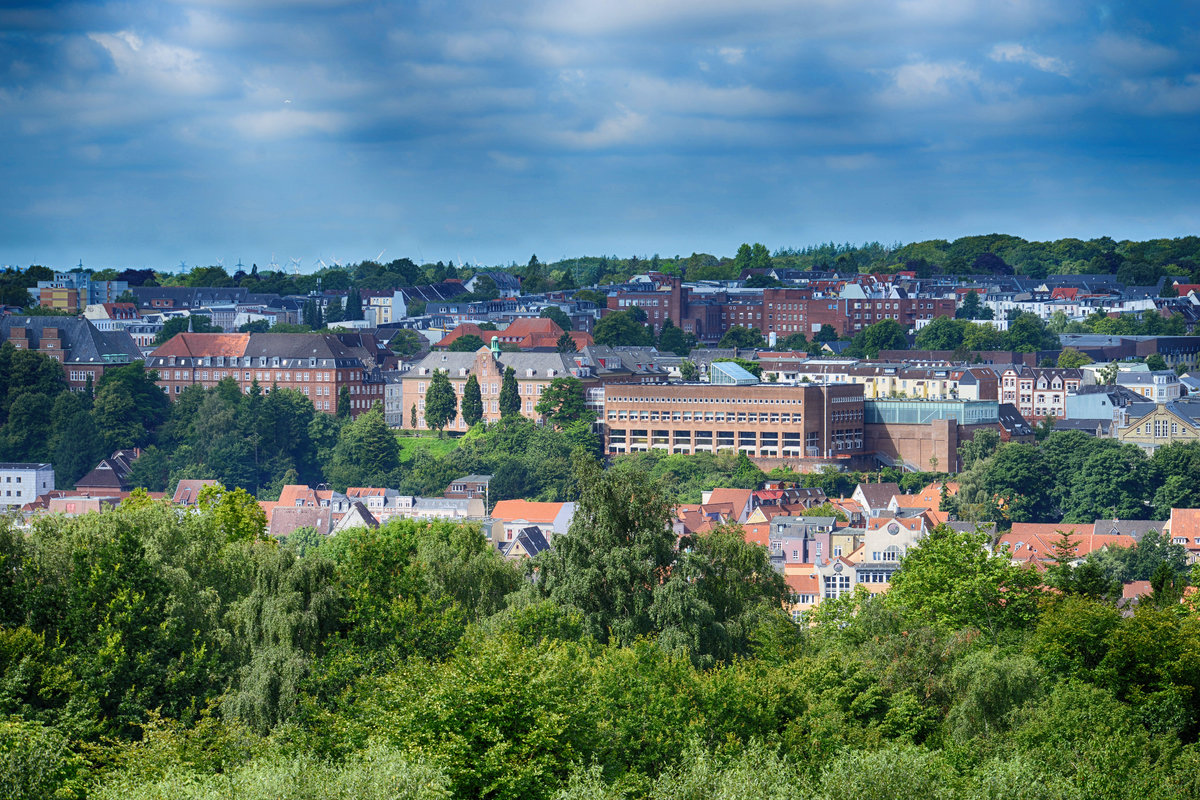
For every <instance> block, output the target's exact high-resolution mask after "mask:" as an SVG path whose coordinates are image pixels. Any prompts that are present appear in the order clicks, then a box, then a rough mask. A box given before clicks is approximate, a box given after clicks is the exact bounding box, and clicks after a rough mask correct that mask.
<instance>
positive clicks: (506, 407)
mask: <svg viewBox="0 0 1200 800" xmlns="http://www.w3.org/2000/svg"><path fill="white" fill-rule="evenodd" d="M499 408H500V416H501V417H502V418H503V417H515V416H519V415H520V413H521V394H520V392H518V391H517V371H516V370H514V369H513V368H512V367H505V369H504V380H503V381H501V383H500V399H499Z"/></svg>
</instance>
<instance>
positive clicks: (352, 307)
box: [342, 289, 363, 322]
mask: <svg viewBox="0 0 1200 800" xmlns="http://www.w3.org/2000/svg"><path fill="white" fill-rule="evenodd" d="M342 316H343V317H344V318H345V319H346V320H347V321H351V322H352V321H354V320H356V319H362V318H363V304H362V296H361V295H360V294H359V293H358V290H357V289H351V290H350V292H349V293H348V294H347V295H346V310H345V312H344V313H343V315H342Z"/></svg>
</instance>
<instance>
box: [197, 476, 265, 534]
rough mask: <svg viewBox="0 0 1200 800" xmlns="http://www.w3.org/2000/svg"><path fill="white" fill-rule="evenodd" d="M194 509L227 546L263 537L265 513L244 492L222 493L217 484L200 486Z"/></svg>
mask: <svg viewBox="0 0 1200 800" xmlns="http://www.w3.org/2000/svg"><path fill="white" fill-rule="evenodd" d="M196 506H197V507H198V508H199V509H200V511H201V512H202V513H204V514H206V515H207V516H208V518H209V520H210V521H211V523H212V524H213V525H214V526H215V528H216V530H217V531H219V532H220V534H221V536H223V537H224V539H225V541H227V542H251V541H254V540H255V539H265V538H266V536H267V513H266V512H265V511H263V509H262V506H260V505H259V504H258V500H256V499H255V498H254V495H251V494H249V493H247V492H246V490H245V489H234V490H232V491H230V490H228V489H226V488H225V487H224V486H222V485H220V484H219V483H218V484H216V485H209V486H204V487H202V488H201V489H200V493H199V494H198V495H197V496H196Z"/></svg>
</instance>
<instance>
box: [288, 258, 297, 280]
mask: <svg viewBox="0 0 1200 800" xmlns="http://www.w3.org/2000/svg"><path fill="white" fill-rule="evenodd" d="M288 260H289V261H291V262H292V273H293V274H294V275H296V276H299V275H300V259H298V258H290V259H288Z"/></svg>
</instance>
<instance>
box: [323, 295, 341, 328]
mask: <svg viewBox="0 0 1200 800" xmlns="http://www.w3.org/2000/svg"><path fill="white" fill-rule="evenodd" d="M345 316H346V309H345V307H344V306H343V305H342V298H340V297H334V298H331V299H330V301H329V305H328V306H327V307H326V309H325V321H326V322H341V321H342V320H343V319H345Z"/></svg>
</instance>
